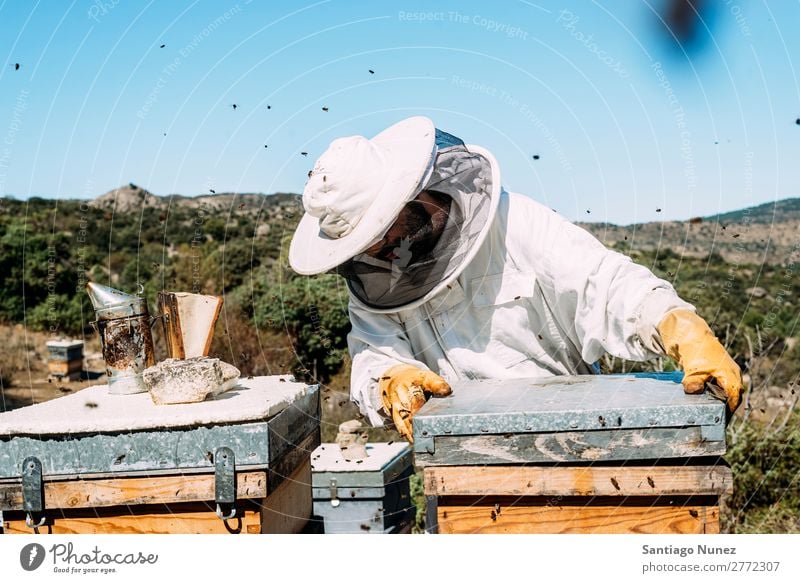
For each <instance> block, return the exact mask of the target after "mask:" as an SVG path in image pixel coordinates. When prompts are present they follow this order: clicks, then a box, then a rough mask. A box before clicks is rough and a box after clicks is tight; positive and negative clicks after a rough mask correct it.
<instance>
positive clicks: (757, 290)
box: [745, 287, 767, 299]
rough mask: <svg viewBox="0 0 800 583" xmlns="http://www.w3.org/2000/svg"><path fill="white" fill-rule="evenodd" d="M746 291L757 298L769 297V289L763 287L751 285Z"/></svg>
mask: <svg viewBox="0 0 800 583" xmlns="http://www.w3.org/2000/svg"><path fill="white" fill-rule="evenodd" d="M745 293H746V294H748V295H750V296H752V297H754V298H756V299H760V298H765V297H767V290H765V289H764V288H763V287H751V288H748V289H746V290H745Z"/></svg>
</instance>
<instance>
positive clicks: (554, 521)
mask: <svg viewBox="0 0 800 583" xmlns="http://www.w3.org/2000/svg"><path fill="white" fill-rule="evenodd" d="M724 453H725V404H724V403H722V402H721V401H718V400H716V399H715V398H713V397H712V396H710V395H707V394H701V395H686V394H685V393H684V392H683V389H682V386H681V385H680V384H679V383H676V382H672V381H666V380H658V379H653V378H637V377H635V376H625V375H621V376H618V375H609V376H588V375H587V376H575V377H553V378H550V379H516V380H506V381H499V380H484V381H465V382H462V383H456V384H454V385H453V395H452V396H450V397H447V398H443V399H431V400H430V401H429V402H428V403H427V404H426V405H425V406H424V407H423V409H422V410H421V411H420V412H419V413H418V414H417V415H416V416H415V417H414V454H415V461H416V464H417V465H420V466H424V468H425V470H424V487H425V494H426V497H427V502H428V525H429V527H430V528H431V529H433V530H436V529H438V531H440V532H691V533H702V532H718V530H719V497H720V495H722V494H723V493H725V492H728V491H730V489H731V483H732V481H731V473H730V469H729V468H728V467H727V466H726V465H725V463H724V461H723V460H722V459H721V457H720V456H722V454H724Z"/></svg>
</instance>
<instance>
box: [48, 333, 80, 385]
mask: <svg viewBox="0 0 800 583" xmlns="http://www.w3.org/2000/svg"><path fill="white" fill-rule="evenodd" d="M47 353H48V358H47V370H48V373H49V376H50V377H52V378H55V379H58V380H61V379H63V378H66V379H68V380H78V379H80V377H81V373H82V372H83V341H82V340H48V341H47Z"/></svg>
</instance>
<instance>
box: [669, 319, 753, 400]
mask: <svg viewBox="0 0 800 583" xmlns="http://www.w3.org/2000/svg"><path fill="white" fill-rule="evenodd" d="M657 329H658V333H659V335H660V336H661V341H662V343H663V345H664V349H665V350H666V353H667V355H668V356H669V357H671V358H673V359H674V360H676V361H677V362H678V363H680V365H681V367H682V368H683V390H684V391H685V392H687V393H692V394H694V393H702V392H703V389H704V387H705V383H706V381H709V380H712V379H714V380H715V381H716V383H717V384H718V385H719V386H720V387H721V388H722V389H723V390H724V391H725V395H726V397H727V402H728V407H729V408H730V410H731V412H733V411H734V410H735V409H736V407H738V406H739V402H740V400H741V393H742V371H741V370H740V369H739V365H737V364H736V363H735V362H734V361H733V359H732V358H731V357H730V356H729V355H728V353H727V352H726V351H725V348H723V346H722V344H720V342H719V340H717V337H716V336H714V333H713V332H712V331H711V328H709V327H708V324H706V321H705V320H703V319H702V318H701V317H700V316H698V315H697V314H695V313H693V312H690V311H689V310H673V311H671V312H669V313H668V314H667V315H666V316H664V318H663V319H662V320H661V322H660V323H659V325H658V326H657Z"/></svg>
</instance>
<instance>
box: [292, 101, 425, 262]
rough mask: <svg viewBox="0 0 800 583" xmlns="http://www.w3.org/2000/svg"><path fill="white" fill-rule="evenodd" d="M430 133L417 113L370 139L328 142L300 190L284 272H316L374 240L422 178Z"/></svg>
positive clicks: (379, 236)
mask: <svg viewBox="0 0 800 583" xmlns="http://www.w3.org/2000/svg"><path fill="white" fill-rule="evenodd" d="M435 136H436V129H435V128H434V126H433V122H432V121H431V120H430V119H428V118H427V117H422V116H417V117H410V118H408V119H404V120H403V121H400V122H398V123H396V124H394V125H393V126H391V127H389V128H387V129H385V130H384V131H382V132H381V133H379V134H378V135H377V136H375V137H374V138H372V139H367V138H365V137H364V136H349V137H346V138H339V139H337V140H334V141H333V142H332V143H331V145H330V146H329V147H328V149H327V150H326V151H325V153H323V154H322V156H320V158H319V159H318V160H317V162H316V164H314V169H313V170H312V171H311V175H310V177H309V179H308V182H307V183H306V186H305V189H304V190H303V207H304V208H305V211H306V213H305V214H304V215H303V218H302V219H301V220H300V224H299V225H298V227H297V230H296V231H295V233H294V237H292V243H291V246H290V248H289V263H290V264H291V266H292V269H294V270H295V271H296V272H297V273H300V274H302V275H313V274H316V273H322V272H324V271H328V270H330V269H333V268H334V267H336V266H338V265H341V264H342V263H344V262H345V261H347V260H348V259H351V258H352V257H354V256H355V255H357V254H359V253H361V252H362V251H364V250H365V249H367V248H369V247H370V246H371V245H373V244H374V243H375V242H377V241H379V240H380V238H381V237H382V236H383V235H384V234H385V233H386V231H388V229H389V227H390V226H391V225H392V223H394V221H395V220H396V218H397V216H398V215H399V214H400V211H401V210H402V209H403V207H404V206H405V204H406V203H407V202H409V201H411V200H413V199H414V197H415V196H416V195H417V194H418V193H419V191H420V190H421V189H422V187H423V186H424V184H425V182H426V180H427V178H428V177H429V176H430V173H431V170H432V168H433V163H434V159H435V157H436V146H435Z"/></svg>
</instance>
